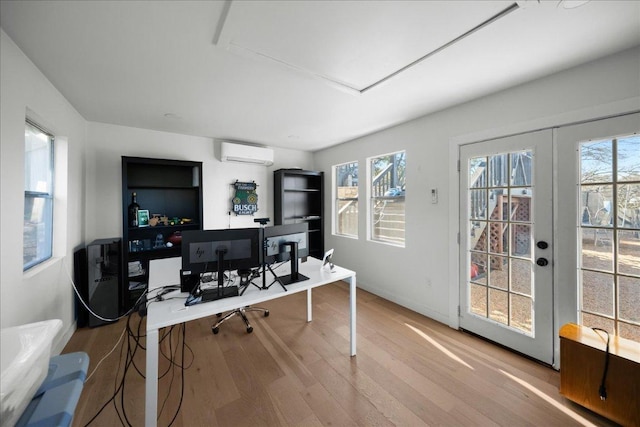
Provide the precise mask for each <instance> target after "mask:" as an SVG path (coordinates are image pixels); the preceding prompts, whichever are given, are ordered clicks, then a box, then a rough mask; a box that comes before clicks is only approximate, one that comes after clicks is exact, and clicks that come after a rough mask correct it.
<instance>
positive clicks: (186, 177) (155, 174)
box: [120, 157, 203, 312]
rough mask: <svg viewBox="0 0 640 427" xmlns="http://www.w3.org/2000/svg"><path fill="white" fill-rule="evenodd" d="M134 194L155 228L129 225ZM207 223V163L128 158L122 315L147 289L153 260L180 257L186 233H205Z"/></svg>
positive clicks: (125, 161) (124, 184)
mask: <svg viewBox="0 0 640 427" xmlns="http://www.w3.org/2000/svg"><path fill="white" fill-rule="evenodd" d="M133 193H136V198H137V203H138V205H139V207H140V210H145V211H148V212H149V218H150V219H151V221H150V224H142V225H140V226H132V225H131V224H130V223H129V213H128V207H129V205H130V204H131V201H132V194H133ZM154 215H157V216H158V217H159V220H156V219H154V218H153V217H154ZM202 218H203V217H202V163H201V162H191V161H182V160H167V159H151V158H142V157H122V246H123V247H122V253H123V257H122V258H123V262H122V278H123V280H122V289H121V292H120V298H121V301H120V305H121V310H122V312H126V311H128V310H129V309H130V308H131V307H132V306H133V305H134V304H135V302H136V301H137V299H138V298H139V297H140V295H141V294H142V293H143V292H144V290H145V289H146V288H147V284H148V278H149V260H152V259H157V258H169V257H175V256H180V254H181V246H180V237H179V235H180V233H181V232H182V231H184V230H202V222H203V221H202ZM168 243H170V244H168Z"/></svg>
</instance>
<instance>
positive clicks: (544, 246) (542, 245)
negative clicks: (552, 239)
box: [537, 240, 549, 249]
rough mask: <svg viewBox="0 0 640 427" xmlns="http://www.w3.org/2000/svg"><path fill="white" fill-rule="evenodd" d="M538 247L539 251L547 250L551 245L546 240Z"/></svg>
mask: <svg viewBox="0 0 640 427" xmlns="http://www.w3.org/2000/svg"><path fill="white" fill-rule="evenodd" d="M537 246H538V248H539V249H547V248H548V247H549V244H548V243H547V242H545V241H544V240H540V241H539V242H538V243H537Z"/></svg>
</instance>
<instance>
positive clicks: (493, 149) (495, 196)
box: [460, 130, 554, 364]
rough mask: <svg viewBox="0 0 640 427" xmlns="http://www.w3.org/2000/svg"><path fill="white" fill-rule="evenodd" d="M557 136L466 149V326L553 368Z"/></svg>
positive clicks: (463, 209)
mask: <svg viewBox="0 0 640 427" xmlns="http://www.w3.org/2000/svg"><path fill="white" fill-rule="evenodd" d="M552 141H553V139H552V131H551V130H545V131H539V132H532V133H528V134H523V135H518V136H513V137H507V138H500V139H494V140H490V141H484V142H479V143H474V144H468V145H464V146H461V147H460V327H461V328H463V329H466V330H468V331H470V332H473V333H476V334H478V335H481V336H483V337H485V338H488V339H490V340H492V341H494V342H497V343H499V344H502V345H505V346H506V347H509V348H512V349H514V350H516V351H518V352H521V353H523V354H526V355H528V356H531V357H533V358H535V359H537V360H540V361H542V362H545V363H548V364H552V363H553V354H554V345H553V342H554V335H553V246H552V243H553V181H552V176H553V154H552V153H553V143H552Z"/></svg>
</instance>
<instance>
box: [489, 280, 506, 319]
mask: <svg viewBox="0 0 640 427" xmlns="http://www.w3.org/2000/svg"><path fill="white" fill-rule="evenodd" d="M508 313H509V294H508V293H507V292H504V291H499V290H497V289H492V288H489V319H493V320H495V321H496V322H499V323H502V324H504V325H508V324H509V316H508Z"/></svg>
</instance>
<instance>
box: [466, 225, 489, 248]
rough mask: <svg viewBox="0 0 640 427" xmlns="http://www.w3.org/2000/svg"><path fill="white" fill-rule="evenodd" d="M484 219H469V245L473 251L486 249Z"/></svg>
mask: <svg viewBox="0 0 640 427" xmlns="http://www.w3.org/2000/svg"><path fill="white" fill-rule="evenodd" d="M486 228H487V222H486V221H471V224H470V228H469V231H470V233H469V238H470V239H469V241H470V244H469V246H470V247H471V249H473V250H475V251H482V252H486V251H487V234H486V232H485V230H486Z"/></svg>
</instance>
